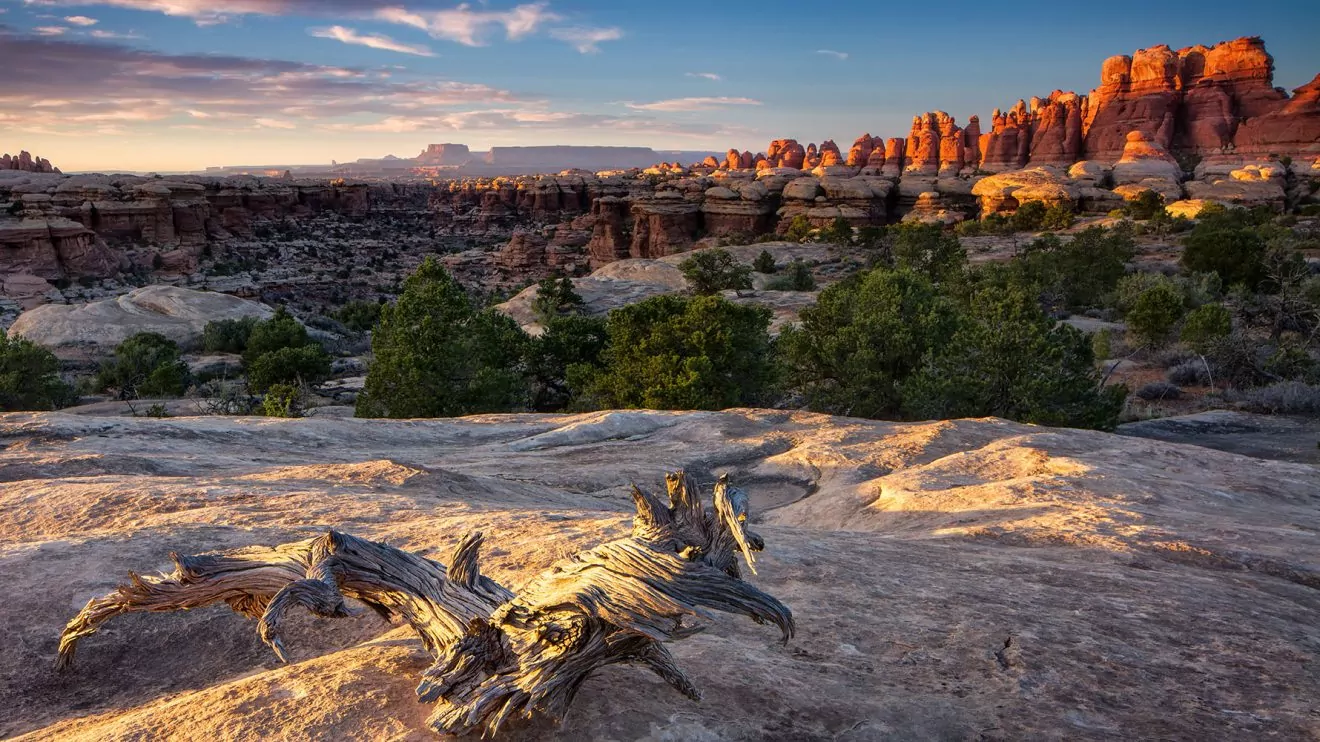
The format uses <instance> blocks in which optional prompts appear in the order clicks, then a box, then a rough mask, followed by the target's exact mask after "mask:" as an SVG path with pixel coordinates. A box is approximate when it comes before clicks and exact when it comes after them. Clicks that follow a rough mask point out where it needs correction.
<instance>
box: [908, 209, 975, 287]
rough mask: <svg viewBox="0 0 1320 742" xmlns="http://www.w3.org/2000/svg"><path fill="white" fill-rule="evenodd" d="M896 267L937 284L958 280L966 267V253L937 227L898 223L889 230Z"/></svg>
mask: <svg viewBox="0 0 1320 742" xmlns="http://www.w3.org/2000/svg"><path fill="white" fill-rule="evenodd" d="M890 232H891V234H892V235H893V248H892V250H893V257H894V265H895V267H897V268H906V269H908V270H912V271H915V272H917V273H920V274H922V275H924V276H926V277H927V278H929V279H930V280H932V281H935V282H936V283H940V282H946V281H953V280H955V279H957V278H959V277H960V276H961V274H962V272H963V269H964V268H966V266H967V251H966V250H964V249H963V246H962V243H960V242H959V241H958V238H957V237H956V236H954V235H952V234H949V233H946V232H945V231H944V228H943V227H942V226H940V225H938V224H915V223H908V224H899V225H897V226H895V227H892V228H891V229H890Z"/></svg>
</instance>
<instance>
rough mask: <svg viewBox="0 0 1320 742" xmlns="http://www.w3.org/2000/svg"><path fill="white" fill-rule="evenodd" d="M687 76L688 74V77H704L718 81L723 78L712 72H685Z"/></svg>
mask: <svg viewBox="0 0 1320 742" xmlns="http://www.w3.org/2000/svg"><path fill="white" fill-rule="evenodd" d="M687 76H688V77H702V78H705V79H707V80H714V81H715V82H719V81H720V80H723V79H724V78H722V77H720V76H719V75H717V74H715V73H714V72H689V73H687Z"/></svg>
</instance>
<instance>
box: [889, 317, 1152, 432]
mask: <svg viewBox="0 0 1320 742" xmlns="http://www.w3.org/2000/svg"><path fill="white" fill-rule="evenodd" d="M902 396H903V408H904V411H905V412H906V413H907V415H909V416H911V417H917V418H925V419H930V418H938V419H947V418H956V417H985V416H990V415H993V416H996V417H1004V418H1008V419H1010V420H1018V421H1021V422H1029V423H1038V424H1042V425H1056V426H1067V427H1080V428H1097V429H1101V430H1110V429H1112V428H1113V427H1114V426H1115V425H1117V423H1118V415H1119V412H1120V411H1121V410H1122V408H1123V400H1124V398H1125V397H1126V396H1127V390H1126V389H1125V388H1124V387H1121V386H1115V387H1107V388H1103V389H1102V388H1101V387H1100V375H1099V372H1098V371H1097V370H1096V367H1095V356H1094V354H1093V352H1092V349H1091V340H1090V338H1088V337H1087V336H1086V334H1085V333H1083V332H1081V331H1080V330H1077V329H1076V328H1074V327H1071V326H1069V325H1063V324H1059V323H1056V322H1054V321H1053V320H1051V319H1050V318H1049V317H1048V316H1047V315H1045V313H1044V312H1042V311H1041V310H1040V307H1039V306H1038V305H1037V304H1036V302H1035V301H1034V299H1033V298H1032V297H1030V296H1029V295H1027V294H1026V293H1024V292H1021V291H1016V292H1009V293H1006V294H1005V293H1000V292H997V291H996V292H983V293H981V294H979V295H977V296H976V297H975V298H974V299H973V301H972V304H971V307H970V314H969V316H968V317H967V319H966V320H964V321H963V322H962V323H961V325H960V327H959V329H958V330H957V331H956V332H955V333H954V334H953V336H952V337H951V338H950V339H949V341H948V342H944V343H939V344H937V345H935V346H934V347H932V349H931V351H930V352H929V353H928V354H927V356H926V358H925V360H924V362H923V363H922V365H921V368H920V369H919V370H918V371H917V373H915V374H913V375H912V376H911V377H910V378H908V379H907V380H906V381H905V382H904V383H903V384H902Z"/></svg>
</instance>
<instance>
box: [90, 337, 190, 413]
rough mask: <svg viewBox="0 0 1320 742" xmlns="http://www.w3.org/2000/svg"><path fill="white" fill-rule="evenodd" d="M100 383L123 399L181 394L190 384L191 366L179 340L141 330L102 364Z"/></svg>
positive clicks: (99, 375) (98, 378) (103, 388)
mask: <svg viewBox="0 0 1320 742" xmlns="http://www.w3.org/2000/svg"><path fill="white" fill-rule="evenodd" d="M96 386H97V388H98V389H101V390H109V391H113V392H114V393H115V396H116V397H118V398H119V399H138V398H140V397H179V396H182V395H183V392H184V390H186V389H187V388H188V366H187V365H186V364H185V363H184V362H183V360H182V359H181V358H179V345H178V343H175V342H174V341H173V340H170V339H169V338H167V337H165V336H164V335H161V334H159V333H155V332H139V333H137V334H136V335H132V336H130V337H128V338H127V339H125V340H124V342H122V343H120V344H119V345H118V346H117V347H116V348H115V356H114V358H113V359H111V360H109V361H106V362H105V363H103V364H102V365H101V370H100V371H99V372H98V373H97V375H96Z"/></svg>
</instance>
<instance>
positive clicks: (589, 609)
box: [56, 472, 794, 735]
mask: <svg viewBox="0 0 1320 742" xmlns="http://www.w3.org/2000/svg"><path fill="white" fill-rule="evenodd" d="M665 483H666V489H667V491H668V492H667V494H668V497H667V498H666V499H667V502H666V501H665V500H664V499H661V498H660V497H657V496H655V495H652V494H649V493H646V492H644V491H642V490H641V489H639V488H637V487H634V488H633V490H632V496H633V502H634V505H635V507H636V514H635V515H634V516H633V529H632V533H631V534H630V535H629V536H628V537H626V538H622V539H618V540H615V541H610V542H607V543H604V544H601V545H599V546H597V547H595V548H593V549H589V550H587V551H583V552H581V553H578V554H575V555H573V556H571V557H568V558H566V559H563V560H561V561H560V562H558V563H556V564H554V565H552V566H551V567H550V568H549V569H547V570H546V571H544V572H542V573H541V574H540V575H539V576H537V577H536V578H535V579H533V580H532V581H531V582H530V583H529V584H528V585H526V586H525V587H523V589H522V590H521V591H519V592H517V593H515V592H513V591H511V590H509V589H508V588H506V587H504V586H502V585H500V584H498V583H496V582H495V581H494V580H491V579H490V578H488V577H486V576H484V575H482V574H481V571H480V566H479V559H478V556H479V552H480V549H481V545H482V540H483V539H482V535H481V534H480V533H473V534H469V535H468V536H467V537H465V538H464V539H463V540H462V541H461V542H460V543H459V545H458V547H457V548H456V549H455V551H454V554H453V557H452V558H451V559H450V562H449V565H448V566H445V565H444V564H441V563H439V562H436V561H433V560H430V559H427V558H425V557H421V556H418V555H416V554H413V553H411V552H407V551H403V550H401V549H396V548H394V547H392V546H388V545H386V544H382V543H378V542H375V541H369V540H366V539H363V538H359V537H356V536H352V535H349V534H346V533H340V532H338V531H330V532H328V533H326V534H325V535H324V536H320V537H318V538H315V539H311V540H307V541H300V542H295V543H291V544H284V545H282V546H277V547H274V548H259V549H245V550H242V551H237V552H233V553H229V554H219V555H203V556H179V555H177V554H172V555H171V557H172V559H173V560H174V564H175V569H174V571H173V572H172V573H170V574H168V575H156V576H140V575H136V574H132V573H130V574H129V582H128V583H127V584H125V585H121V586H120V587H118V588H116V589H115V590H114V591H113V592H111V593H109V594H108V595H105V596H103V597H100V598H95V599H93V600H91V601H89V602H88V604H87V606H86V607H84V608H83V610H82V611H81V612H80V613H79V614H78V615H77V616H75V617H74V618H73V619H72V620H71V621H69V623H68V625H67V626H66V627H65V629H64V633H63V634H62V636H61V637H60V648H59V658H58V660H57V663H56V665H57V667H58V668H60V669H68V668H70V667H71V666H72V663H73V659H74V651H75V649H76V647H77V643H78V641H79V640H80V639H81V638H83V637H85V636H88V635H90V634H94V633H96V631H97V630H98V629H99V628H100V626H101V625H102V624H104V623H105V622H106V621H108V620H110V619H111V618H113V617H115V616H117V615H120V614H123V613H133V612H161V611H173V610H187V609H192V608H200V607H203V606H208V605H213V604H216V603H220V602H225V603H227V604H228V605H229V606H230V607H231V608H232V609H233V610H235V611H237V612H238V613H241V614H243V615H245V616H250V617H252V618H256V619H258V623H257V633H258V635H259V636H260V637H261V640H262V641H264V642H265V643H266V644H268V645H269V646H270V647H271V649H272V650H274V652H275V653H276V655H277V656H279V658H280V659H281V660H285V659H286V655H285V651H284V644H283V641H282V639H281V635H280V625H281V622H282V620H283V618H284V617H285V616H286V615H287V614H288V612H289V611H290V610H292V609H293V608H296V607H301V608H304V609H306V610H308V611H310V612H312V613H313V614H315V615H318V616H323V617H332V618H336V617H345V616H351V615H353V613H354V611H353V609H351V608H350V604H349V603H347V602H346V601H345V599H346V598H351V599H353V600H356V601H358V602H360V603H362V604H364V605H366V606H368V607H370V608H372V609H373V610H375V611H376V612H378V613H380V614H381V615H382V616H384V617H386V618H388V619H402V620H403V621H405V622H407V623H408V624H409V625H410V626H411V627H412V628H413V630H414V631H416V632H417V634H418V636H419V637H421V639H422V643H423V644H424V645H425V647H426V649H427V651H428V652H430V653H431V655H432V656H433V657H434V658H435V661H434V663H433V664H432V665H431V667H429V668H427V669H426V670H425V671H424V672H423V673H422V678H421V682H420V683H419V684H418V686H417V696H418V698H419V700H421V701H423V702H426V703H432V704H434V705H435V709H434V713H433V714H432V715H431V718H430V724H431V726H432V728H433V729H435V730H436V731H437V732H440V733H444V734H466V733H469V732H480V733H482V734H484V735H491V734H494V733H495V732H496V731H497V730H498V729H499V728H500V726H501V725H502V724H503V723H504V722H505V721H507V720H509V719H530V718H532V717H534V716H535V715H536V714H538V713H539V714H544V715H546V716H548V717H550V718H552V719H554V720H556V721H558V720H561V719H562V718H563V716H564V714H565V713H566V712H567V711H568V708H569V706H570V705H571V704H572V702H573V698H574V696H575V694H576V693H577V691H578V688H580V687H581V685H582V683H583V682H584V681H585V680H586V679H587V678H588V677H589V676H590V675H591V673H593V672H594V671H596V670H597V669H599V668H601V667H604V666H607V665H612V664H617V663H632V664H636V665H640V666H642V667H645V668H647V669H649V670H651V671H652V672H654V673H655V674H656V675H657V676H658V677H660V678H661V679H663V680H664V681H665V682H666V683H668V684H669V685H670V686H672V687H673V688H674V689H676V690H678V691H679V692H680V693H682V694H684V695H685V696H687V697H689V698H692V699H694V700H699V699H700V698H701V692H700V690H699V689H698V688H697V686H696V685H695V684H694V683H693V682H692V680H691V679H689V678H688V677H687V676H686V675H685V674H684V673H683V671H682V669H680V668H679V667H678V665H677V663H676V662H675V659H674V656H673V655H672V654H671V653H670V652H669V650H668V649H667V648H666V647H665V645H664V642H667V641H672V640H675V639H682V638H684V637H688V636H692V635H693V634H695V633H697V632H699V631H701V630H702V629H703V628H705V624H704V623H703V620H704V619H708V618H710V617H711V616H712V612H713V611H722V612H726V613H735V614H742V615H745V616H748V617H749V618H751V619H752V620H754V621H756V622H757V623H763V624H764V623H770V624H774V625H775V626H777V627H779V629H780V631H781V632H782V636H783V640H784V641H785V642H787V641H788V640H789V639H790V638H791V637H792V636H793V631H794V624H793V615H792V612H791V611H790V610H789V608H788V607H787V606H785V605H784V604H782V603H780V602H779V601H778V600H776V599H775V598H774V597H772V596H770V595H768V594H766V593H764V592H762V591H761V590H759V589H757V588H756V587H755V586H754V585H752V584H751V583H748V582H745V581H744V580H743V579H742V576H741V568H740V565H739V560H740V558H741V560H742V561H745V562H746V564H747V567H748V568H749V569H752V571H753V572H755V568H754V565H755V557H754V554H755V552H757V551H761V550H762V549H763V548H764V545H765V542H764V540H763V539H762V538H761V537H760V536H759V535H757V534H756V533H754V532H752V531H751V530H750V529H749V528H748V527H747V517H748V497H747V495H746V493H745V492H743V491H741V490H739V489H738V488H736V487H733V486H731V485H730V484H729V483H728V481H727V479H726V478H723V477H721V478H720V480H719V481H718V482H717V483H716V484H715V487H714V491H713V493H712V495H713V506H714V507H713V508H709V509H708V508H707V507H706V505H705V504H704V503H703V502H702V499H701V497H700V494H699V492H698V491H697V489H696V487H695V486H694V485H693V483H692V481H691V480H690V478H688V477H687V476H686V475H685V474H684V473H683V472H675V473H672V474H669V475H667V476H666V478H665Z"/></svg>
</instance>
